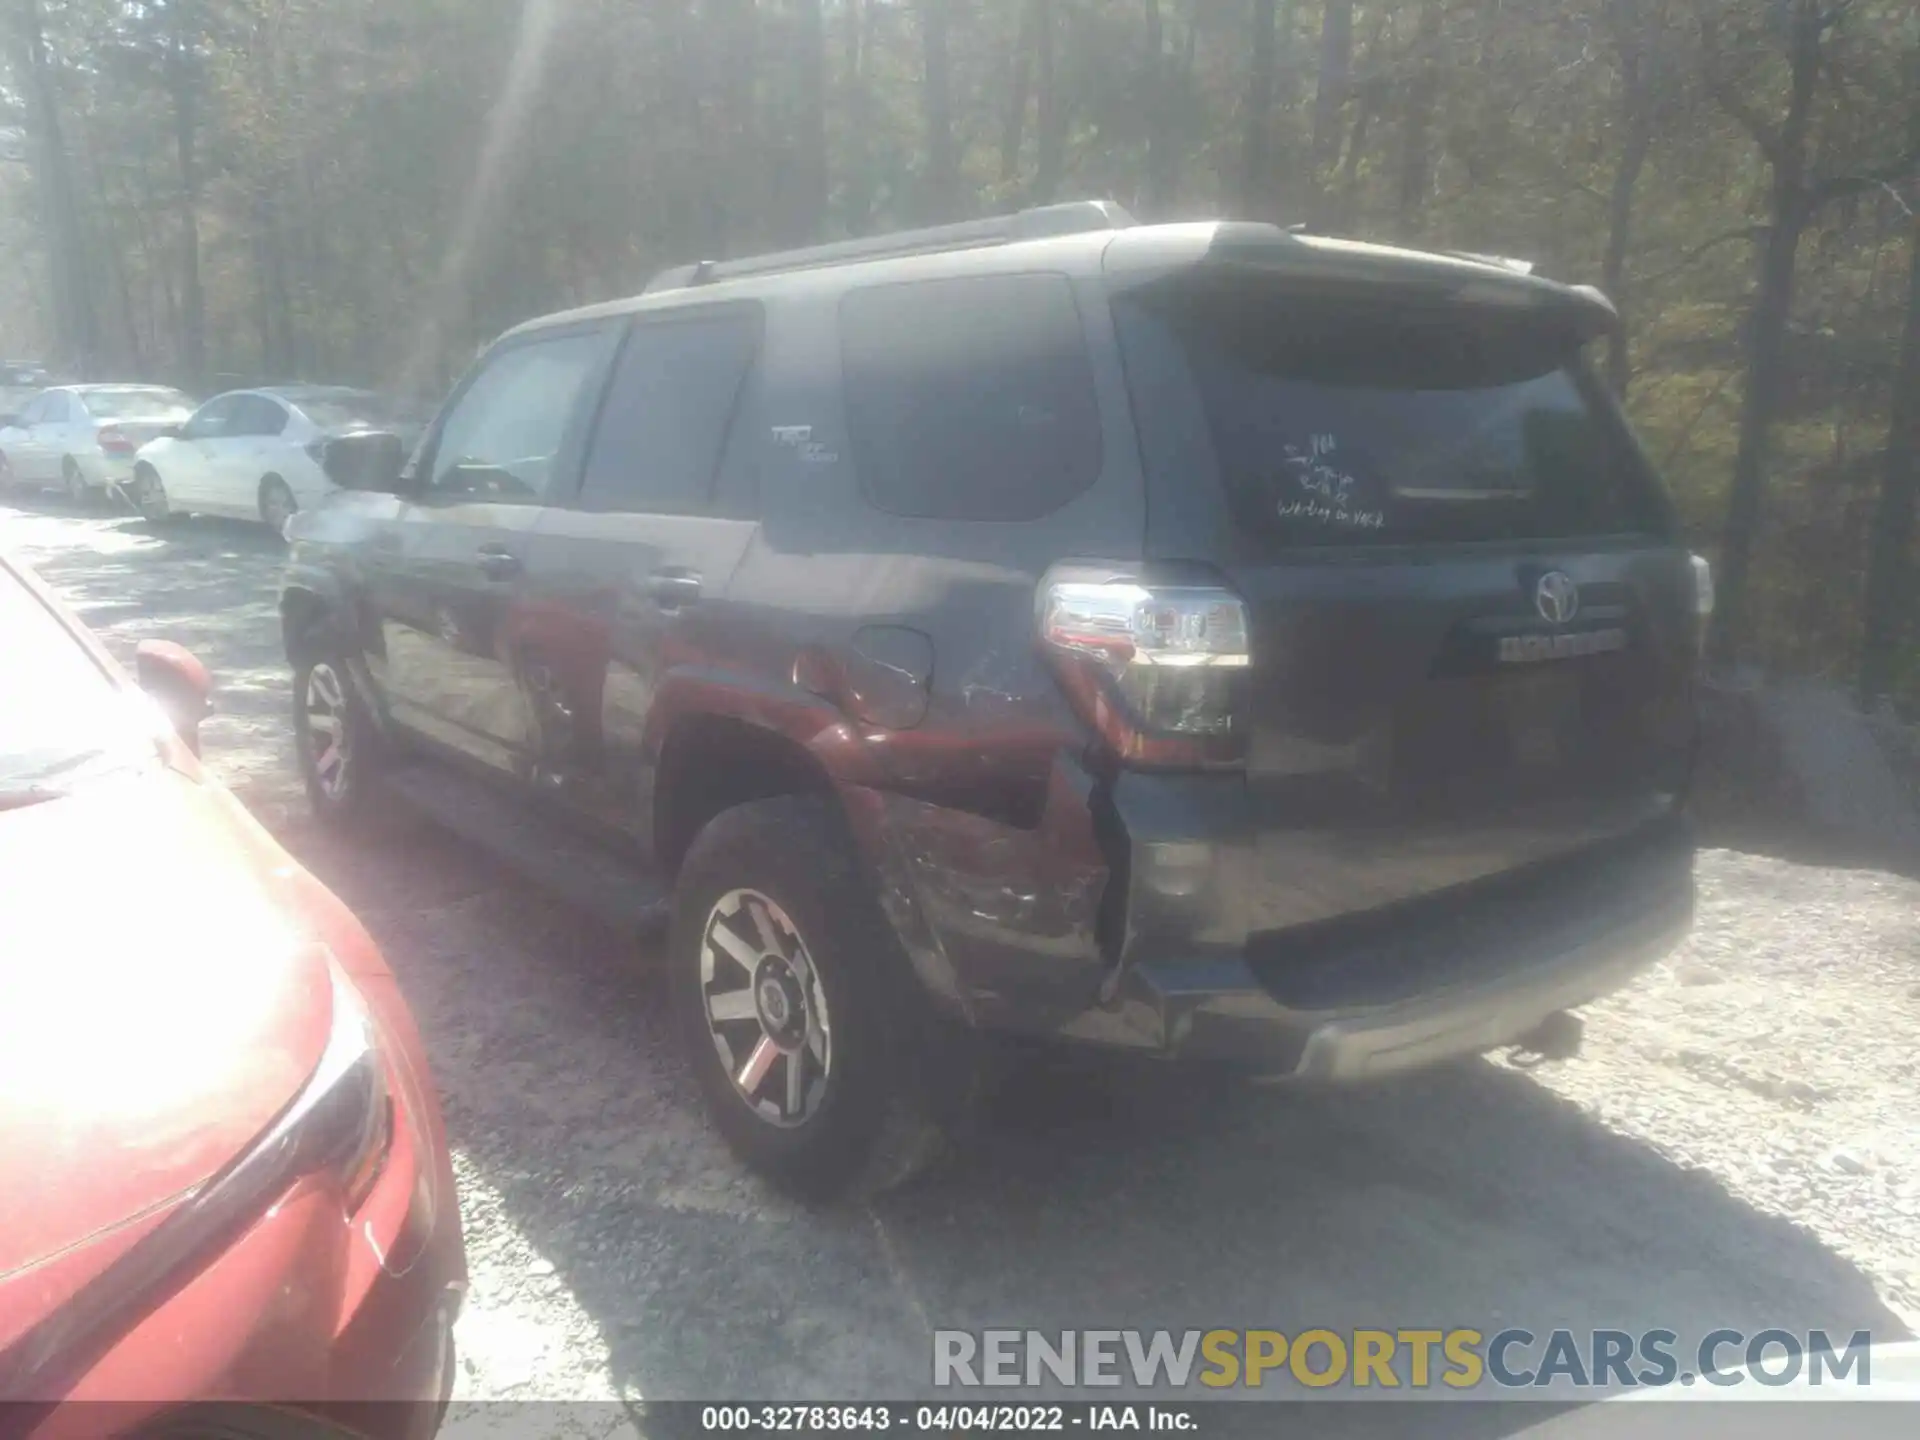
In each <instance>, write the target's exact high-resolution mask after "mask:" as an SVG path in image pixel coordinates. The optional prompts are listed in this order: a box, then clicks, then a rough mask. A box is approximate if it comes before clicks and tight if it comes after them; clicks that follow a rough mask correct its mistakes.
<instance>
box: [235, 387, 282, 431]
mask: <svg viewBox="0 0 1920 1440" xmlns="http://www.w3.org/2000/svg"><path fill="white" fill-rule="evenodd" d="M286 428H287V410H286V407H285V406H284V405H282V404H281V403H280V402H279V401H278V400H272V399H269V398H268V397H267V396H265V395H242V396H241V397H240V404H239V405H238V407H237V408H236V413H235V416H234V420H233V428H232V429H231V431H230V432H229V433H230V434H233V435H248V436H271V435H278V434H279V433H280V432H281V431H283V430H285V429H286Z"/></svg>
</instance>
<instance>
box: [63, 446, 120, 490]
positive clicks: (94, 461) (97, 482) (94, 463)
mask: <svg viewBox="0 0 1920 1440" xmlns="http://www.w3.org/2000/svg"><path fill="white" fill-rule="evenodd" d="M74 462H75V463H76V464H77V465H79V467H80V478H81V479H83V480H84V481H86V483H87V484H88V485H89V486H91V487H92V488H94V489H96V490H100V489H107V488H110V487H112V486H116V485H131V484H132V483H133V456H131V455H109V454H107V453H106V452H105V451H101V450H93V451H82V452H81V453H80V454H78V455H76V456H74Z"/></svg>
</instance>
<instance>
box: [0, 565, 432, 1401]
mask: <svg viewBox="0 0 1920 1440" xmlns="http://www.w3.org/2000/svg"><path fill="white" fill-rule="evenodd" d="M0 653H4V654H5V656H6V681H5V693H6V696H7V702H6V704H4V705H0V875H4V876H5V882H4V885H0V1402H5V1403H6V1408H7V1410H8V1418H9V1420H20V1419H27V1418H28V1417H39V1413H40V1412H39V1410H38V1409H37V1407H39V1406H43V1405H54V1404H59V1403H61V1402H70V1401H71V1402H83V1403H84V1402H96V1401H114V1402H117V1403H116V1404H115V1405H114V1406H112V1407H111V1408H109V1407H103V1406H98V1405H96V1406H94V1407H93V1408H91V1409H83V1410H78V1411H74V1412H70V1413H73V1414H76V1415H80V1416H84V1417H85V1419H84V1422H83V1423H82V1424H80V1425H79V1427H78V1430H79V1431H84V1432H85V1433H88V1434H99V1433H104V1432H107V1431H113V1432H115V1433H121V1432H125V1433H133V1432H136V1431H137V1432H138V1433H140V1434H142V1435H155V1434H158V1433H161V1432H160V1430H158V1429H150V1428H147V1427H148V1426H149V1423H150V1422H151V1423H153V1424H154V1425H159V1424H161V1423H163V1422H164V1423H166V1424H175V1423H177V1424H178V1425H179V1426H180V1427H181V1431H182V1433H185V1432H186V1431H187V1430H193V1433H197V1434H201V1435H212V1434H218V1435H235V1436H237V1435H287V1434H290V1433H295V1431H294V1430H290V1429H289V1424H288V1422H287V1421H286V1420H285V1419H276V1418H275V1417H276V1416H283V1415H284V1413H285V1412H284V1410H283V1409H277V1408H271V1407H284V1406H292V1407H295V1408H297V1409H300V1410H303V1411H305V1412H307V1413H308V1414H309V1415H312V1416H315V1417H327V1418H329V1419H330V1421H331V1422H332V1423H336V1424H346V1425H348V1426H350V1427H351V1428H352V1429H353V1430H355V1431H359V1432H366V1433H372V1434H375V1435H381V1436H385V1435H396V1436H398V1435H414V1436H424V1435H426V1434H428V1433H430V1431H431V1429H432V1427H433V1426H434V1425H435V1424H436V1423H437V1407H439V1406H441V1405H443V1404H444V1400H445V1397H446V1396H447V1394H448V1393H449V1391H448V1387H449V1385H450V1383H451V1380H452V1375H453V1372H452V1369H451V1351H450V1345H451V1341H450V1334H451V1326H452V1322H453V1319H454V1314H455V1311H456V1310H457V1308H458V1306H459V1302H460V1298H461V1295H462V1292H463V1289H464V1286H465V1280H466V1273H465V1259H464V1255H463V1251H462V1246H461V1235H460V1216H459V1213H458V1210H457V1208H456V1203H455V1195H454V1184H453V1174H452V1171H451V1168H450V1166H449V1163H448V1152H447V1141H446V1134H445V1131H444V1128H443V1125H442V1122H441V1117H440V1110H439V1106H438V1103H437V1101H436V1099H435V1096H434V1091H433V1084H432V1079H431V1077H430V1075H429V1074H428V1070H427V1062H426V1056H425V1053H424V1051H423V1049H422V1047H421V1042H420V1038H419V1035H418V1034H417V1032H416V1030H415V1028H414V1022H413V1019H412V1018H411V1016H410V1015H409V1013H408V1009H407V1005H406V1002H405V1000H404V999H403V998H402V996H401V994H400V991H399V989H398V987H397V986H396V985H395V983H394V977H393V975H392V974H391V973H390V972H389V970H388V968H387V965H386V963H385V961H384V960H383V959H382V958H381V956H380V952H379V950H378V949H376V948H375V946H374V943H373V941H372V940H371V939H370V938H369V937H368V935H367V932H366V930H365V929H364V928H362V926H361V925H360V924H359V922H358V921H356V920H355V919H354V917H353V915H352V914H351V913H349V912H348V910H347V909H346V907H345V906H344V905H342V904H341V902H340V901H339V900H337V899H336V898H334V896H333V895H332V894H330V893H329V892H328V891H327V890H326V889H325V888H324V887H323V886H322V885H321V884H320V883H319V882H318V881H317V880H315V879H314V878H313V877H312V876H311V875H309V874H308V873H307V872H306V871H305V870H303V869H302V868H301V867H300V866H299V865H298V864H297V863H296V862H295V861H294V860H293V858H292V857H291V856H289V855H288V854H287V853H286V851H284V850H282V849H281V848H280V847H279V845H277V844H276V843H275V842H274V841H273V840H272V839H271V838H270V837H269V836H268V835H267V833H266V832H265V831H264V830H263V829H261V827H260V826H259V825H258V824H257V823H255V822H254V821H253V820H252V819H251V818H250V817H249V816H248V815H247V813H246V811H245V810H243V809H242V808H241V807H240V805H239V803H238V802H237V801H235V800H234V798H233V797H232V796H231V795H230V794H228V793H227V791H226V790H225V789H224V788H223V787H222V786H221V785H219V784H218V783H217V782H215V781H214V780H213V779H212V778H211V777H209V776H208V775H207V774H206V773H205V772H204V771H202V770H201V768H200V766H199V764H198V762H197V760H196V758H195V752H196V750H197V744H198V742H197V734H198V731H197V727H198V724H199V721H200V718H201V715H202V714H203V713H204V711H205V709H206V699H207V692H208V688H209V682H208V679H207V675H206V672H205V671H204V670H203V669H202V668H201V667H200V666H199V664H198V663H197V662H196V661H195V660H194V659H193V657H192V656H190V655H189V654H187V653H186V652H185V651H183V650H181V649H179V648H178V647H177V646H170V645H164V644H159V643H153V642H150V643H148V644H145V645H142V646H141V647H140V652H139V664H138V673H139V677H140V681H141V686H142V687H143V688H141V689H136V688H135V686H134V685H133V684H132V683H131V682H130V681H129V680H128V678H127V677H126V676H125V675H124V674H123V673H122V672H121V671H120V670H119V669H118V668H117V667H116V666H115V665H114V663H113V662H112V661H111V660H110V659H109V658H108V657H107V655H106V653H105V652H104V651H103V650H102V649H101V648H100V646H99V645H98V644H97V643H96V642H95V641H94V640H93V639H92V638H91V637H90V636H89V635H88V634H87V633H86V631H85V630H84V629H83V628H82V627H81V625H80V623H79V622H78V621H77V620H76V619H75V618H74V617H73V616H72V614H70V613H69V612H68V611H67V610H66V609H65V608H64V607H62V606H61V605H60V604H59V603H58V602H57V601H56V600H55V599H54V598H53V596H52V595H51V594H50V593H48V592H47V591H46V590H45V589H43V588H42V587H41V586H40V585H39V584H38V583H37V582H36V581H35V580H34V579H33V577H32V576H30V575H29V574H28V573H27V572H26V571H25V570H24V569H21V568H19V567H17V566H14V565H12V564H10V563H8V562H7V561H6V560H5V559H4V558H0ZM215 1401H217V1402H220V1406H219V1408H218V1409H217V1410H215V1411H212V1412H207V1413H205V1414H204V1415H202V1414H201V1412H199V1411H197V1410H196V1409H195V1407H196V1406H198V1405H199V1404H200V1403H201V1402H215ZM391 1401H408V1402H414V1403H412V1404H409V1405H397V1406H396V1405H389V1404H386V1403H385V1402H391ZM14 1402H27V1403H25V1404H16V1403H14ZM375 1402H380V1403H375ZM255 1407H257V1408H255ZM250 1415H251V1418H249V1416H250ZM195 1416H200V1417H201V1419H203V1420H204V1421H205V1423H204V1424H200V1425H198V1426H197V1428H196V1425H195V1423H194V1421H195ZM34 1423H37V1419H34V1420H29V1423H28V1425H27V1428H29V1429H31V1428H33V1424H34ZM54 1423H57V1422H54ZM0 1428H6V1429H7V1430H8V1433H12V1431H13V1429H14V1428H16V1427H14V1426H11V1425H9V1426H7V1427H0ZM22 1433H24V1432H22ZM35 1433H37V1434H48V1433H52V1431H51V1430H50V1429H46V1428H43V1429H40V1430H36V1431H35ZM299 1433H306V1432H299ZM329 1433H339V1432H338V1431H331V1432H329Z"/></svg>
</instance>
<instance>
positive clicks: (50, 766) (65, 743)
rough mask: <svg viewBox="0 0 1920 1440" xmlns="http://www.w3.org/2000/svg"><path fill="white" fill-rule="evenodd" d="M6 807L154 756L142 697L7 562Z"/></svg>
mask: <svg viewBox="0 0 1920 1440" xmlns="http://www.w3.org/2000/svg"><path fill="white" fill-rule="evenodd" d="M0 655H4V656H5V664H4V665H0V808H4V807H11V806H14V805H17V804H19V803H20V802H21V801H22V800H23V799H27V800H32V799H38V798H45V797H46V796H47V795H48V794H57V793H60V792H63V791H65V790H67V789H70V788H72V786H74V785H75V784H78V783H80V782H82V781H83V780H86V779H90V778H94V777H96V776H98V775H99V774H101V773H103V772H106V771H112V770H120V769H125V768H127V767H129V766H132V765H138V764H140V763H143V762H144V761H149V760H151V759H152V758H153V757H154V753H155V752H154V749H153V745H152V741H151V737H150V732H148V731H146V730H145V729H144V727H143V722H142V714H141V710H140V707H139V705H138V703H137V697H129V696H128V694H127V693H126V692H125V691H123V690H122V689H121V688H120V687H119V686H118V685H116V684H115V683H114V682H113V680H112V678H111V677H110V676H109V675H108V674H107V673H106V672H105V671H104V670H102V669H101V668H100V667H99V666H98V665H97V664H95V663H94V660H93V657H92V656H91V655H90V654H88V653H87V651H86V649H85V648H84V647H83V646H82V645H81V644H80V643H79V642H78V641H77V640H75V639H74V637H73V636H72V635H71V634H70V633H69V632H68V631H67V628H66V627H65V626H64V625H62V624H61V623H60V621H59V620H58V619H57V618H56V617H55V616H54V614H53V612H52V611H50V610H48V609H47V607H46V606H45V605H43V604H41V603H40V600H39V598H38V597H37V596H36V595H34V594H33V592H32V591H30V590H28V589H27V587H26V586H25V585H23V584H22V583H21V582H20V580H19V578H18V577H17V576H15V575H14V573H13V572H12V571H11V570H8V569H7V568H6V567H5V566H0Z"/></svg>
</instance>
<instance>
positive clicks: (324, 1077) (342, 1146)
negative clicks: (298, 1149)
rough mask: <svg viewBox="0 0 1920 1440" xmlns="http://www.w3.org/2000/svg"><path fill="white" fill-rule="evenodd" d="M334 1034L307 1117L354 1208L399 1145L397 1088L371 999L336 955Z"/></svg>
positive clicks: (332, 967) (314, 1140) (331, 968)
mask: <svg viewBox="0 0 1920 1440" xmlns="http://www.w3.org/2000/svg"><path fill="white" fill-rule="evenodd" d="M327 968H328V972H329V974H330V975H331V977H332V980H333V1033H332V1035H331V1037H330V1038H329V1040H328V1042H327V1048H326V1051H325V1053H324V1054H322V1056H321V1058H320V1065H319V1068H318V1069H317V1070H316V1071H315V1073H314V1077H313V1080H312V1081H311V1082H310V1085H309V1093H310V1094H311V1093H314V1092H315V1091H316V1090H317V1091H319V1093H320V1099H319V1101H318V1103H316V1104H315V1105H314V1107H313V1109H312V1110H311V1111H310V1112H309V1113H308V1115H307V1116H306V1117H305V1119H304V1124H305V1126H306V1127H309V1134H310V1136H311V1139H310V1141H309V1143H310V1144H312V1145H314V1146H315V1147H316V1149H315V1150H314V1151H313V1152H311V1153H313V1154H314V1155H315V1157H316V1158H317V1159H321V1160H322V1161H323V1163H325V1164H326V1166H327V1167H328V1168H330V1169H331V1170H332V1171H333V1172H334V1173H335V1174H336V1175H338V1176H339V1177H340V1180H341V1184H342V1186H343V1188H344V1189H345V1191H346V1200H347V1210H348V1213H352V1212H353V1211H355V1210H357V1209H359V1208H360V1205H361V1203H362V1202H363V1201H365V1199H366V1198H367V1196H368V1195H369V1194H371V1193H372V1191H373V1187H374V1184H375V1182H376V1181H378V1180H379V1178H380V1172H381V1170H382V1168H383V1167H384V1166H385V1164H386V1160H387V1153H388V1151H389V1150H390V1149H391V1148H392V1145H393V1093H392V1090H391V1087H390V1086H389V1084H388V1081H387V1062H386V1057H385V1056H384V1055H383V1054H382V1053H381V1049H380V1031H379V1029H378V1027H377V1026H376V1025H375V1023H374V1020H373V1015H372V1013H371V1012H370V1011H369V1010H368V1008H367V1004H366V1001H364V1000H363V999H361V998H360V992H359V991H358V990H356V989H355V988H354V985H353V982H352V981H351V980H350V979H348V978H347V976H346V974H345V972H344V971H342V970H341V968H340V966H339V964H338V962H336V961H334V960H333V958H332V957H331V956H329V957H328V961H327Z"/></svg>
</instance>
